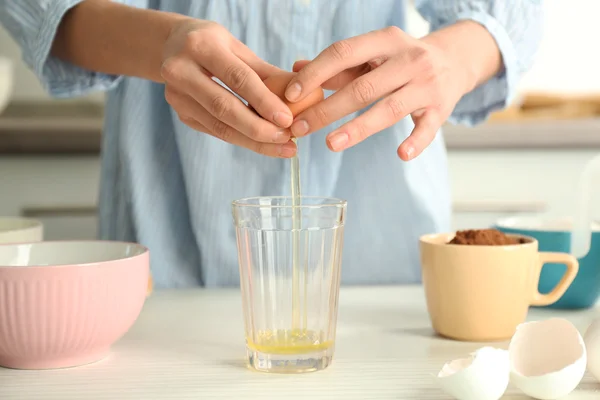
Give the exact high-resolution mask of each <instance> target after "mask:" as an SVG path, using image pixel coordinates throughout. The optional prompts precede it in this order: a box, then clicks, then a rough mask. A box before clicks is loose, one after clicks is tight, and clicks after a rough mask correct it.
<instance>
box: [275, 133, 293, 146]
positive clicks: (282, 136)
mask: <svg viewBox="0 0 600 400" xmlns="http://www.w3.org/2000/svg"><path fill="white" fill-rule="evenodd" d="M288 140H290V135H289V133H287V132H286V131H278V132H275V136H274V137H273V141H274V142H275V143H284V142H287V141H288Z"/></svg>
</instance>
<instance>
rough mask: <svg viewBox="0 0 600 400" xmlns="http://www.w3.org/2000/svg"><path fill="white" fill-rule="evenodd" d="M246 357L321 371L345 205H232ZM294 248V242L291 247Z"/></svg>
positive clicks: (331, 327) (327, 351)
mask: <svg viewBox="0 0 600 400" xmlns="http://www.w3.org/2000/svg"><path fill="white" fill-rule="evenodd" d="M232 208H233V219H234V222H235V227H236V236H237V246H238V259H239V265H240V287H241V292H242V307H243V310H244V324H245V331H246V332H245V333H246V349H247V362H248V365H249V366H250V367H251V368H254V369H256V370H258V371H264V372H283V373H298V372H310V371H318V370H321V369H324V368H326V367H327V366H328V365H329V364H330V363H331V359H332V356H333V352H334V345H335V331H336V322H337V310H338V295H339V288H340V271H341V259H342V247H343V239H344V220H345V214H346V202H345V201H343V200H339V199H333V198H323V197H301V201H300V205H299V206H293V205H292V197H254V198H247V199H242V200H237V201H234V202H233V205H232ZM294 245H296V246H294Z"/></svg>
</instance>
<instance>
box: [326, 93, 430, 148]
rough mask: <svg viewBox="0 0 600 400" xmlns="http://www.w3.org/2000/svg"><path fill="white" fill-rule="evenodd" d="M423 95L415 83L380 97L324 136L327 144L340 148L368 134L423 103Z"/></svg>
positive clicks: (407, 113)
mask: <svg viewBox="0 0 600 400" xmlns="http://www.w3.org/2000/svg"><path fill="white" fill-rule="evenodd" d="M427 101H428V99H427V96H425V95H423V90H422V88H421V87H420V86H417V85H407V86H405V87H404V88H402V89H400V90H398V91H396V92H394V93H392V94H391V95H389V96H387V97H385V98H383V99H381V100H380V101H379V102H377V103H376V104H375V105H374V106H373V107H371V109H370V110H368V111H367V112H365V113H364V114H362V115H360V116H358V117H356V118H354V119H353V120H352V121H349V122H348V123H346V124H344V125H342V126H340V127H339V128H338V129H336V130H335V131H333V132H331V133H330V134H329V135H327V146H328V147H329V148H330V149H331V150H333V151H342V150H345V149H347V148H349V147H352V146H354V145H355V144H357V143H360V142H362V141H363V140H365V139H366V138H368V137H369V136H371V135H373V134H375V133H377V132H380V131H382V130H384V129H385V128H389V127H390V126H392V125H394V124H395V123H397V122H398V121H400V120H401V119H403V118H404V117H406V116H407V115H409V114H410V113H411V112H413V111H415V110H418V109H421V108H424V107H426V106H427Z"/></svg>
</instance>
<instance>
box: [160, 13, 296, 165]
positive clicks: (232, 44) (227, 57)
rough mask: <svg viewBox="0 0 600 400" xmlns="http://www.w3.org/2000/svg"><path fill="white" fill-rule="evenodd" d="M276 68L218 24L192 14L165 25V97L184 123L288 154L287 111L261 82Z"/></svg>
mask: <svg viewBox="0 0 600 400" xmlns="http://www.w3.org/2000/svg"><path fill="white" fill-rule="evenodd" d="M278 72H281V69H279V68H277V67H275V66H273V65H271V64H269V63H267V62H265V61H263V60H261V59H260V58H259V57H258V56H256V55H255V54H254V53H253V52H252V51H251V50H250V49H249V48H248V47H246V45H244V44H243V43H242V42H240V41H239V40H237V39H236V38H235V37H233V35H231V33H229V32H228V31H227V30H226V29H225V28H224V27H223V26H221V25H219V24H217V23H214V22H209V21H202V20H195V19H185V20H183V21H182V22H180V23H179V24H178V25H176V26H175V27H174V28H173V29H172V30H171V33H170V35H169V37H168V38H167V41H166V43H165V48H164V52H163V64H162V68H161V75H162V78H163V79H164V81H165V97H166V99H167V102H168V103H169V104H170V105H171V106H172V107H173V109H174V110H175V111H176V112H177V114H178V115H179V118H180V119H181V121H182V122H183V123H184V124H186V125H187V126H189V127H191V128H192V129H195V130H197V131H201V132H206V133H208V134H209V135H212V136H214V137H217V138H219V139H222V140H224V141H226V142H229V143H231V144H235V145H238V146H242V147H245V148H247V149H250V150H252V151H254V152H256V153H260V154H264V155H267V156H272V157H284V158H289V157H292V156H294V154H295V153H296V145H295V144H294V143H293V142H292V141H291V140H290V132H289V129H287V128H289V126H290V125H291V124H292V121H293V117H292V113H291V111H290V109H289V108H288V107H287V106H286V105H285V103H284V102H283V101H282V100H281V99H280V98H279V97H278V96H276V95H275V94H273V93H272V92H271V91H270V90H269V89H267V87H266V86H265V85H264V84H263V80H264V79H266V78H267V77H268V76H270V75H271V74H273V73H278ZM213 77H215V78H218V79H219V80H220V81H221V82H223V83H224V84H225V85H227V86H228V87H229V88H230V89H231V90H232V91H233V92H235V93H236V94H237V95H238V96H240V97H241V98H243V99H244V100H246V101H247V102H248V104H249V105H250V106H252V108H254V110H256V113H255V112H253V111H252V110H251V109H250V108H248V107H247V106H246V105H245V104H244V103H243V102H242V101H241V100H239V99H238V98H237V97H236V96H235V95H234V94H232V93H231V92H230V91H228V90H227V89H226V88H224V87H223V86H221V85H220V84H218V83H217V82H215V81H214V80H213V79H212V78H213Z"/></svg>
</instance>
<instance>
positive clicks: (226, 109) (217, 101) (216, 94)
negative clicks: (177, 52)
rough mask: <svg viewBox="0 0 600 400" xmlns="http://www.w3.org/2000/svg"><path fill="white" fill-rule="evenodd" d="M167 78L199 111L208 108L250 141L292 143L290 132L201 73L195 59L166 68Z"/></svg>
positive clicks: (181, 61)
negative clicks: (189, 97)
mask: <svg viewBox="0 0 600 400" xmlns="http://www.w3.org/2000/svg"><path fill="white" fill-rule="evenodd" d="M169 68H172V70H171V69H169ZM211 73H213V72H212V71H211ZM166 75H167V76H166V81H167V82H168V84H169V86H173V87H174V88H175V89H177V90H178V91H179V92H182V93H187V94H189V95H190V96H191V97H192V98H194V99H195V100H196V102H197V103H199V104H198V108H205V109H206V110H208V111H209V112H210V113H211V114H212V115H213V116H214V117H215V118H217V119H218V120H220V121H223V122H224V123H225V124H227V125H229V126H231V127H232V128H234V129H235V130H237V131H239V132H242V133H243V134H244V135H246V136H248V137H249V138H250V139H252V140H254V141H257V142H264V143H286V142H287V141H288V140H289V138H290V134H289V132H288V131H286V130H285V129H282V128H280V127H277V126H275V125H273V124H272V123H270V122H268V121H266V120H265V119H263V118H261V117H260V116H259V115H257V114H256V113H254V112H252V111H251V110H250V109H249V108H248V107H246V105H245V104H244V103H243V102H242V101H240V100H239V99H238V98H237V97H235V95H234V94H233V93H231V92H229V91H228V90H227V89H225V88H223V87H222V86H221V85H219V84H218V83H216V82H215V81H213V80H212V79H210V78H209V77H208V76H207V75H206V74H204V73H202V71H201V67H200V66H199V65H198V64H196V63H195V62H193V61H192V60H188V59H180V60H179V61H178V65H177V66H176V67H168V68H167V74H166ZM200 106H201V107H200Z"/></svg>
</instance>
